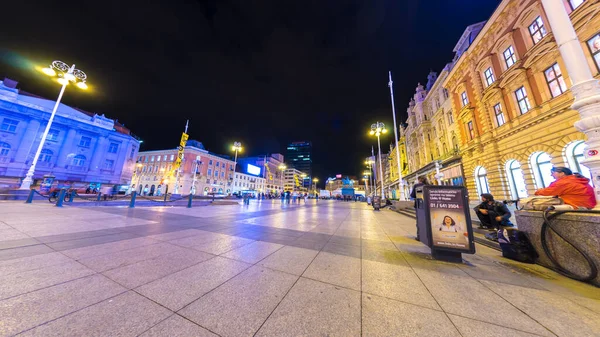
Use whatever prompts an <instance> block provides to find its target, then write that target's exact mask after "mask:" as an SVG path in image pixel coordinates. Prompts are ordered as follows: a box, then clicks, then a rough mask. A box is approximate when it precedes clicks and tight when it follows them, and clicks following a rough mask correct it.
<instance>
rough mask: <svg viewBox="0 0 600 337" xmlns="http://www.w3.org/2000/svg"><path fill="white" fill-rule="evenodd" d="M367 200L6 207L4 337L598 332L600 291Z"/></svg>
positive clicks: (1, 292)
mask: <svg viewBox="0 0 600 337" xmlns="http://www.w3.org/2000/svg"><path fill="white" fill-rule="evenodd" d="M413 221H414V220H412V219H410V218H406V217H403V216H402V215H400V214H397V213H394V212H390V211H381V212H374V211H373V210H372V209H370V208H368V207H367V206H366V205H364V204H360V203H344V202H334V201H321V202H319V204H318V205H316V204H315V203H314V201H312V202H309V203H308V204H304V203H302V204H299V205H289V206H288V205H284V206H282V205H281V203H280V202H279V201H274V202H271V201H265V202H253V203H252V204H251V205H249V206H242V205H233V206H208V207H196V208H192V209H187V208H162V207H161V208H136V209H127V208H108V207H98V208H93V209H90V208H88V209H83V208H79V207H77V208H68V207H65V208H62V209H60V208H56V207H52V206H51V205H48V204H44V203H34V204H32V205H25V204H23V203H19V202H3V203H0V336H12V335H17V334H19V335H24V336H215V335H219V336H253V335H256V336H359V335H364V336H467V337H470V336H502V337H504V336H556V335H558V336H578V337H581V336H600V290H599V289H598V288H595V287H592V286H589V285H586V284H583V283H580V282H576V281H572V280H569V279H566V278H564V277H562V276H559V275H557V274H555V273H554V272H551V271H549V270H546V269H544V268H541V267H539V266H535V265H533V266H532V265H525V264H520V263H517V262H514V261H510V260H506V259H502V258H501V257H499V253H498V252H496V251H493V250H490V249H488V248H485V247H482V246H478V247H477V250H478V251H477V254H476V255H465V256H464V263H462V264H451V263H445V262H440V261H435V260H432V259H431V258H430V257H429V254H428V253H429V249H428V248H427V247H425V246H424V245H422V244H420V243H418V242H416V241H414V240H413V232H414V222H413Z"/></svg>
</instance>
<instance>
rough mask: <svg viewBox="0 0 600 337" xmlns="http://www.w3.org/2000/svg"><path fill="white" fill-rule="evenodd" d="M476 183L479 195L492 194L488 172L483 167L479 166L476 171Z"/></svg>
mask: <svg viewBox="0 0 600 337" xmlns="http://www.w3.org/2000/svg"><path fill="white" fill-rule="evenodd" d="M475 182H476V185H477V192H478V193H479V194H483V193H490V185H489V183H488V179H487V170H486V169H485V168H484V167H483V166H479V167H477V168H476V169H475Z"/></svg>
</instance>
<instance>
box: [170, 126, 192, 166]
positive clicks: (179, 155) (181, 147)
mask: <svg viewBox="0 0 600 337" xmlns="http://www.w3.org/2000/svg"><path fill="white" fill-rule="evenodd" d="M188 138H189V136H188V134H187V133H185V132H184V133H182V134H181V140H180V141H179V146H178V147H177V158H176V159H175V163H174V164H173V174H174V173H175V172H177V170H179V167H181V162H182V161H183V150H184V149H185V144H186V143H187V140H188Z"/></svg>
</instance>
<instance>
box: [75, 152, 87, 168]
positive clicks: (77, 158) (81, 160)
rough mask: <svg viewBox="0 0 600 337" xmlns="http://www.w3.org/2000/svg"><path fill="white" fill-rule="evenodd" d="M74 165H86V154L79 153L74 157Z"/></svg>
mask: <svg viewBox="0 0 600 337" xmlns="http://www.w3.org/2000/svg"><path fill="white" fill-rule="evenodd" d="M73 166H85V156H84V155H82V154H78V155H76V156H75V157H73Z"/></svg>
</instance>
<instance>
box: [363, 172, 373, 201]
mask: <svg viewBox="0 0 600 337" xmlns="http://www.w3.org/2000/svg"><path fill="white" fill-rule="evenodd" d="M370 179H371V172H370V170H369V171H365V172H363V180H364V181H365V196H367V195H368V193H367V188H368V187H369V184H368V183H369V180H370Z"/></svg>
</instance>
